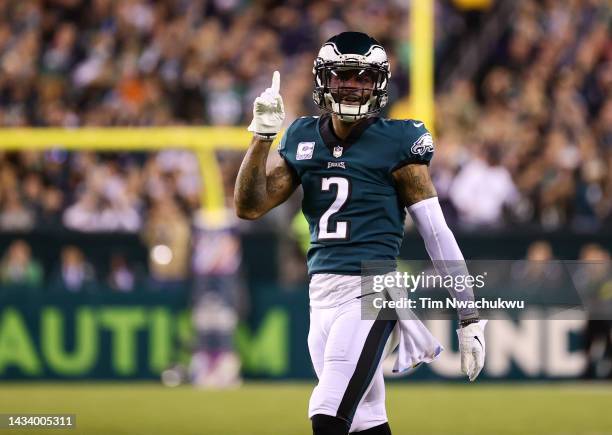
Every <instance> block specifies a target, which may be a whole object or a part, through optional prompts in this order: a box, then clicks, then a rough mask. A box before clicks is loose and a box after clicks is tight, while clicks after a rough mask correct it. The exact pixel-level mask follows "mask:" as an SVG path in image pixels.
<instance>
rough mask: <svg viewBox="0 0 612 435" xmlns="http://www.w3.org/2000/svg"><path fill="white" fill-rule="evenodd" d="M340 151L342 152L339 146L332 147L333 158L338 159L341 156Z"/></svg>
mask: <svg viewBox="0 0 612 435" xmlns="http://www.w3.org/2000/svg"><path fill="white" fill-rule="evenodd" d="M342 151H343V148H342V147H341V146H335V147H334V157H335V158H338V157H340V156H342Z"/></svg>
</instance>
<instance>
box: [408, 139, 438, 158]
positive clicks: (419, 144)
mask: <svg viewBox="0 0 612 435" xmlns="http://www.w3.org/2000/svg"><path fill="white" fill-rule="evenodd" d="M433 150H434V145H433V138H432V137H431V134H429V133H423V134H422V135H421V137H419V138H418V139H417V140H416V141H415V142H414V143H413V144H412V148H410V151H412V153H413V154H418V155H420V156H424V155H425V153H428V152H429V153H433Z"/></svg>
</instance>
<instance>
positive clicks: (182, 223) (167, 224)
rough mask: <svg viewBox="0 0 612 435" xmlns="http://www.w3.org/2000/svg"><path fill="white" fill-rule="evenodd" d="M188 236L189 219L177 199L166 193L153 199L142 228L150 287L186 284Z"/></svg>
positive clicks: (159, 287)
mask: <svg viewBox="0 0 612 435" xmlns="http://www.w3.org/2000/svg"><path fill="white" fill-rule="evenodd" d="M190 237H191V230H190V223H189V221H188V220H187V218H186V217H185V215H184V214H183V213H182V212H181V210H180V209H179V207H178V205H177V203H176V201H175V200H174V199H173V198H172V197H168V196H164V197H161V198H159V199H158V200H157V201H155V203H154V204H153V206H152V208H151V213H150V217H149V220H148V221H147V223H146V225H145V228H144V231H143V239H144V241H145V243H146V245H147V247H148V249H149V272H150V274H151V279H152V282H151V284H152V286H153V288H156V289H160V290H165V289H169V290H175V289H176V290H178V289H180V288H182V287H184V286H185V285H186V284H187V279H188V276H189V256H190V254H191V252H190V246H189V242H190Z"/></svg>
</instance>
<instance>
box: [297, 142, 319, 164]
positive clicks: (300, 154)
mask: <svg viewBox="0 0 612 435" xmlns="http://www.w3.org/2000/svg"><path fill="white" fill-rule="evenodd" d="M314 147H315V143H314V142H300V143H299V144H298V147H297V152H296V153H295V159H296V160H309V159H312V153H313V152H314Z"/></svg>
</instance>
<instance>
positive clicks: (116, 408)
mask: <svg viewBox="0 0 612 435" xmlns="http://www.w3.org/2000/svg"><path fill="white" fill-rule="evenodd" d="M311 388H312V385H311V384H308V383H303V384H299V383H295V384H286V383H249V384H246V385H245V386H243V387H242V388H240V389H237V390H232V391H214V392H212V391H200V390H196V389H193V388H191V387H178V388H164V387H162V386H159V385H156V384H149V383H125V384H103V383H94V384H84V383H73V384H15V383H4V384H1V385H0V413H11V412H15V413H19V412H21V413H73V414H76V415H77V428H75V429H72V430H49V429H43V430H28V431H24V430H16V429H4V430H1V429H0V433H7V434H18V433H28V434H34V433H43V434H73V435H75V434H88V435H89V434H92V435H94V434H95V435H98V434H99V435H111V434H130V435H136V434H147V435H153V434H171V435H183V434H202V435H234V434H236V435H293V434H295V435H298V434H304V435H307V434H310V426H309V420H308V419H307V418H306V410H307V405H308V397H309V394H310V390H311ZM387 405H388V411H389V419H390V422H391V428H392V430H393V433H394V435H403V434H522V435H523V434H538V435H540V434H589V435H595V434H612V385H611V384H537V385H534V384H486V383H481V384H474V385H464V384H461V385H459V384H451V385H449V384H423V383H416V384H412V385H410V384H404V383H402V384H398V383H395V384H393V385H390V386H389V387H388V393H387Z"/></svg>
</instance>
